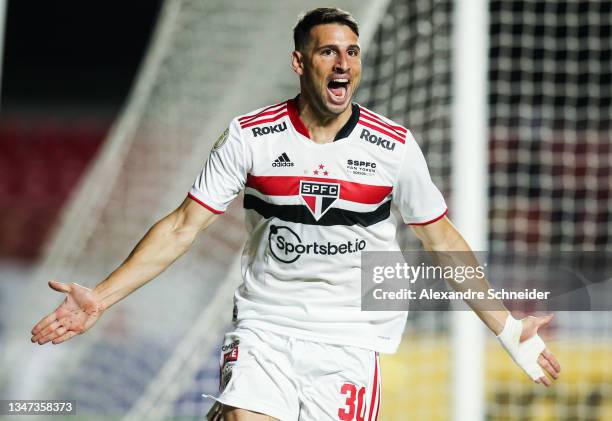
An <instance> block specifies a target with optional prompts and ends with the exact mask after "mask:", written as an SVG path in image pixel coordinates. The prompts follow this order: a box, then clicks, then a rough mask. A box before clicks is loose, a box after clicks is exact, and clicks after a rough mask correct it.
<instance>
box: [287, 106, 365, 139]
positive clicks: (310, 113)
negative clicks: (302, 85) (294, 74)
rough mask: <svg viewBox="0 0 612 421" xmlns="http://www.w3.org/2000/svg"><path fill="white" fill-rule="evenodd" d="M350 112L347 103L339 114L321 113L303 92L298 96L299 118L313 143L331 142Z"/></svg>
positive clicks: (350, 108)
mask: <svg viewBox="0 0 612 421" xmlns="http://www.w3.org/2000/svg"><path fill="white" fill-rule="evenodd" d="M352 112H353V110H352V107H351V106H350V105H349V106H348V107H347V108H346V110H344V111H343V112H342V114H340V115H333V114H331V115H327V116H326V115H322V114H321V113H319V112H318V111H317V110H316V109H315V108H314V107H313V106H312V103H311V102H310V101H308V100H307V98H306V97H304V95H303V94H301V95H300V96H299V97H298V113H299V115H300V119H301V120H302V123H304V126H306V128H307V129H308V132H309V133H310V138H311V139H312V141H313V142H315V143H331V142H333V141H334V139H335V138H336V134H338V132H339V131H340V129H341V128H342V127H344V125H345V124H346V122H347V121H348V120H349V118H351V114H352Z"/></svg>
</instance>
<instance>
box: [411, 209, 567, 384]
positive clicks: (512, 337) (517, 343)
mask: <svg viewBox="0 0 612 421" xmlns="http://www.w3.org/2000/svg"><path fill="white" fill-rule="evenodd" d="M412 228H413V230H414V232H415V233H416V235H417V236H418V237H419V239H420V240H421V242H422V243H423V247H424V248H425V249H426V250H428V251H433V252H436V254H437V256H438V257H441V258H442V259H444V260H445V264H448V265H460V266H464V267H467V266H472V267H477V266H478V265H479V263H478V260H477V259H476V256H474V254H473V252H472V250H471V248H470V246H469V245H468V243H467V242H466V241H465V239H464V238H463V236H462V235H461V234H460V233H459V231H458V230H457V229H456V228H455V226H454V225H453V224H452V223H451V221H450V220H449V219H448V218H446V217H444V218H442V219H440V220H438V221H436V222H433V223H431V224H428V225H415V226H413V227H412ZM456 252H459V253H456ZM451 285H452V286H453V288H455V289H456V290H463V289H465V288H467V287H468V284H467V283H466V284H461V283H457V282H453V283H452V284H451ZM469 287H470V288H472V289H474V290H477V291H483V292H485V291H486V290H487V289H489V288H490V285H489V282H488V281H487V280H486V279H481V280H478V281H474V280H472V281H471V282H470V283H469ZM466 302H467V304H468V305H469V306H470V308H471V309H472V310H474V312H475V313H476V314H477V315H478V317H480V319H481V320H482V321H483V322H484V323H485V324H486V325H487V327H488V328H489V329H491V331H493V333H495V335H496V336H497V337H498V338H499V339H500V341H501V342H502V345H503V346H504V347H505V348H506V350H507V351H508V353H509V354H510V355H511V356H512V358H513V359H514V360H515V361H516V362H517V364H518V365H519V366H520V367H521V368H523V369H524V370H525V371H526V372H527V373H528V374H529V375H530V376H531V377H532V378H533V379H534V380H535V382H536V383H542V384H544V385H545V386H550V384H551V381H550V379H549V378H548V377H546V376H545V375H543V373H542V374H541V376H540V374H534V373H538V372H539V373H541V370H540V367H541V368H542V369H544V370H546V372H547V373H548V374H549V375H550V376H551V377H552V378H553V379H556V378H557V377H558V375H559V371H560V370H561V366H560V365H559V363H558V362H557V360H556V358H555V357H554V355H553V354H552V353H551V352H550V351H549V350H548V349H546V348H545V345H544V343H543V342H542V340H541V339H540V337H539V336H538V329H539V328H540V327H543V326H545V325H547V324H548V323H549V322H550V321H551V320H552V318H553V316H552V314H551V315H548V316H544V317H527V318H525V319H523V320H515V319H514V318H513V317H512V315H511V314H510V312H509V311H508V309H507V308H506V307H505V305H504V304H503V302H502V301H500V300H497V301H495V300H487V302H486V309H483V308H481V307H482V303H481V302H479V301H478V300H472V301H470V300H466ZM541 349H542V350H541ZM540 350H541V351H540ZM536 364H537V366H536ZM538 366H539V367H538Z"/></svg>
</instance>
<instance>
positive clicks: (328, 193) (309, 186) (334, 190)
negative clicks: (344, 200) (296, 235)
mask: <svg viewBox="0 0 612 421" xmlns="http://www.w3.org/2000/svg"><path fill="white" fill-rule="evenodd" d="M300 197H301V198H302V200H303V201H304V203H305V204H306V207H307V208H308V210H309V211H310V213H311V214H312V216H314V219H315V220H317V221H318V220H319V219H321V217H322V216H323V215H325V213H326V212H327V211H328V210H329V209H330V208H331V206H332V205H333V204H334V202H335V201H336V200H338V198H339V197H340V184H339V183H327V182H321V181H306V180H300Z"/></svg>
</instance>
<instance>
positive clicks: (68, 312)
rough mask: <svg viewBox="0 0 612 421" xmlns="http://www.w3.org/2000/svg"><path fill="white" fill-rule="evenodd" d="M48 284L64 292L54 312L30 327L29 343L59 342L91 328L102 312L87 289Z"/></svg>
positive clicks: (98, 303)
mask: <svg viewBox="0 0 612 421" xmlns="http://www.w3.org/2000/svg"><path fill="white" fill-rule="evenodd" d="M49 286H50V287H51V288H52V289H54V290H55V291H58V292H63V293H65V294H66V299H65V300H64V302H63V303H62V304H61V305H60V306H59V307H58V308H57V309H55V311H54V312H53V313H51V314H49V315H48V316H46V317H44V318H43V319H42V320H41V321H40V322H38V323H37V324H36V326H34V328H33V329H32V339H31V341H32V342H37V343H38V344H39V345H43V344H45V343H47V342H49V341H51V342H52V343H53V344H54V345H57V344H60V343H62V342H64V341H67V340H68V339H70V338H72V337H73V336H76V335H80V334H81V333H83V332H85V331H87V330H88V329H89V328H90V327H92V326H93V325H94V324H95V323H96V322H97V321H98V319H99V318H100V316H101V315H102V313H103V309H102V303H101V300H100V299H99V298H98V296H97V295H96V294H95V293H94V291H92V290H91V289H89V288H85V287H83V286H81V285H79V284H75V283H72V284H63V283H61V282H57V281H50V282H49Z"/></svg>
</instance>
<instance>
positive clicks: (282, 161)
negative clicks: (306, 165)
mask: <svg viewBox="0 0 612 421" xmlns="http://www.w3.org/2000/svg"><path fill="white" fill-rule="evenodd" d="M293 165H294V164H293V162H291V160H290V159H289V157H288V156H287V154H286V153H285V152H283V154H282V155H280V156H279V157H278V158H276V159H275V160H274V162H273V163H272V166H273V167H293Z"/></svg>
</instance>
